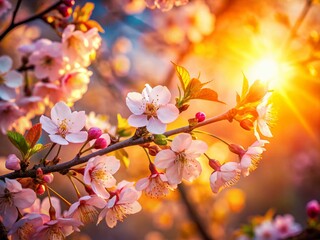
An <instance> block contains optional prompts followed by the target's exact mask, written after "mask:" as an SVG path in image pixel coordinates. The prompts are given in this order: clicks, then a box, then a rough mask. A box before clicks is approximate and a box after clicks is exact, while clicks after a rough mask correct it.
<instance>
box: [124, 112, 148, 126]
mask: <svg viewBox="0 0 320 240" xmlns="http://www.w3.org/2000/svg"><path fill="white" fill-rule="evenodd" d="M128 123H129V125H130V126H132V127H143V126H146V125H147V124H148V120H147V116H146V115H133V114H132V115H130V117H129V118H128Z"/></svg>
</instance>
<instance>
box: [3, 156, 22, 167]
mask: <svg viewBox="0 0 320 240" xmlns="http://www.w3.org/2000/svg"><path fill="white" fill-rule="evenodd" d="M6 168H7V169H9V170H20V169H21V166H20V159H19V158H18V157H17V156H16V155H15V154H10V155H9V156H8V158H7V160H6Z"/></svg>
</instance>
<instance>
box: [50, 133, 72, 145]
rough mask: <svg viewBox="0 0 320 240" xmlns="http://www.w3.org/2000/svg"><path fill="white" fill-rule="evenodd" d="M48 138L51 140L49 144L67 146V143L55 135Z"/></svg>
mask: <svg viewBox="0 0 320 240" xmlns="http://www.w3.org/2000/svg"><path fill="white" fill-rule="evenodd" d="M49 138H50V140H51V142H54V143H58V144H60V145H68V144H69V143H68V141H67V140H65V139H64V138H63V137H61V136H60V135H55V134H50V135H49Z"/></svg>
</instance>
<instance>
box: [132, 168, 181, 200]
mask: <svg viewBox="0 0 320 240" xmlns="http://www.w3.org/2000/svg"><path fill="white" fill-rule="evenodd" d="M151 172H152V173H151V175H150V176H149V177H147V178H142V179H140V180H139V181H138V182H137V184H136V189H137V190H138V191H144V192H145V194H146V195H147V196H148V197H151V198H159V197H164V196H166V195H168V194H169V191H170V190H171V191H172V190H174V189H175V188H176V187H177V185H170V184H169V182H168V179H167V177H166V175H165V174H164V173H159V172H158V171H157V170H156V169H155V167H153V171H151Z"/></svg>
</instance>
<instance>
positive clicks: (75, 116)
mask: <svg viewBox="0 0 320 240" xmlns="http://www.w3.org/2000/svg"><path fill="white" fill-rule="evenodd" d="M70 120H71V123H72V125H71V126H70V129H69V131H70V132H72V133H76V132H79V131H80V130H81V129H82V128H83V127H84V126H85V124H86V114H85V112H84V111H80V112H73V113H71V119H70Z"/></svg>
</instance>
